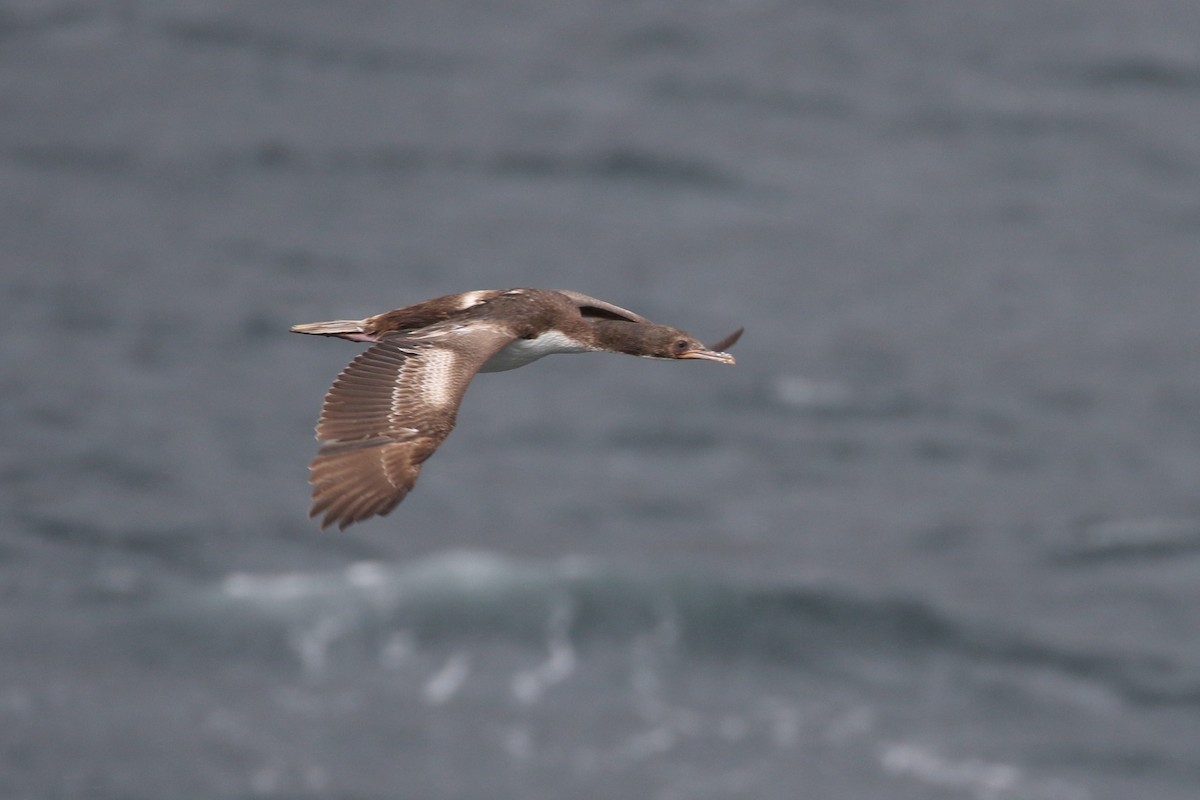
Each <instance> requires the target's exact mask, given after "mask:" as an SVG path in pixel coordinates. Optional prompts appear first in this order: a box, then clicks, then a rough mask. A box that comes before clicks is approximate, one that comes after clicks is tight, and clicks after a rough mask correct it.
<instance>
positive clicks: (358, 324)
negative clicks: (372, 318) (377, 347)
mask: <svg viewBox="0 0 1200 800" xmlns="http://www.w3.org/2000/svg"><path fill="white" fill-rule="evenodd" d="M366 322H367V321H366V320H364V319H335V320H330V321H329V322H305V323H303V324H300V325H293V326H292V333H309V334H312V335H314V336H337V337H340V338H342V339H349V340H350V341H352V342H374V341H376V340H377V337H375V336H373V335H372V334H369V333H367V332H366Z"/></svg>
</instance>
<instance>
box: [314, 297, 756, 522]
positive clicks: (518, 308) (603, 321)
mask: <svg viewBox="0 0 1200 800" xmlns="http://www.w3.org/2000/svg"><path fill="white" fill-rule="evenodd" d="M742 330H743V329H742V328H738V329H737V330H736V331H734V332H733V333H731V334H730V335H729V336H726V337H725V338H724V339H722V340H721V341H720V342H718V343H717V344H715V345H713V346H712V347H705V346H704V345H703V344H701V343H700V342H699V341H697V340H696V339H694V338H693V337H692V336H690V335H689V334H687V333H685V332H683V331H681V330H679V329H677V328H672V327H669V326H667V325H659V324H657V323H654V322H651V321H650V320H648V319H646V318H645V317H642V316H639V315H637V314H635V313H633V312H632V311H628V310H626V309H624V308H621V307H619V306H615V305H613V304H611V303H606V302H604V301H603V300H597V299H595V298H593V297H588V296H587V295H584V294H580V293H578V292H572V291H566V290H558V291H554V290H548V289H507V290H500V289H495V290H491V289H489V290H480V291H473V292H462V293H460V294H452V295H446V296H444V297H435V298H433V299H432V300H426V301H424V302H421V303H417V304H416V305H412V306H406V307H405V308H398V309H395V310H394V311H387V312H385V313H383V314H377V315H375V316H373V317H367V318H366V319H360V320H334V321H331V322H312V323H307V324H303V325H293V326H292V331H294V332H296V333H307V334H312V335H316V336H336V337H339V338H342V339H349V340H350V341H353V342H369V343H371V347H370V348H368V349H367V350H366V351H364V352H363V353H361V354H359V356H358V357H357V358H355V359H354V360H353V361H351V362H350V365H349V366H347V367H346V368H345V369H344V370H342V372H341V374H340V375H338V377H337V379H336V380H335V381H334V382H333V386H331V387H330V389H329V392H328V393H327V394H326V395H325V403H324V405H323V406H322V408H321V416H320V418H319V419H318V421H317V439H318V441H320V442H321V447H320V450H319V451H318V452H317V456H316V458H314V459H313V460H312V463H311V464H310V465H309V469H310V472H311V476H310V478H309V482H310V483H311V484H312V486H313V491H312V497H313V504H312V509H311V510H310V511H309V517H314V518H315V517H318V516H320V517H321V520H320V525H321V527H322V528H326V527H328V526H330V525H337V526H338V528H340V529H343V530H344V529H345V528H346V526H348V525H351V524H353V523H355V522H361V521H362V520H365V519H368V518H369V517H373V516H382V515H384V514H387V513H389V512H390V511H391V510H392V509H394V508H395V507H396V506H397V505H398V504H399V503H400V501H401V500H403V499H404V497H405V495H407V494H408V493H409V491H410V490H411V489H412V487H413V484H415V483H416V481H417V475H418V473H420V471H421V464H423V463H424V462H425V460H426V459H427V458H429V457H430V456H431V455H433V451H434V450H436V449H437V448H438V445H440V444H441V443H442V440H443V439H445V438H446V436H447V435H448V434H449V433H450V431H451V430H452V429H453V428H454V422H455V417H456V416H457V414H458V407H459V404H460V403H461V402H462V398H463V394H464V393H465V392H466V390H467V384H469V383H470V382H471V379H472V378H473V377H475V373H477V372H500V371H503V370H509V369H516V368H517V367H521V366H524V365H526V364H529V363H531V362H533V361H536V360H537V359H539V358H541V357H542V356H547V355H550V354H551V353H585V352H595V351H608V352H613V353H628V354H629V355H635V356H643V357H646V358H661V359H701V360H705V361H716V362H718V363H720V364H732V363H734V359H733V356H731V355H729V354H728V353H725V352H723V351H724V350H726V349H728V348H729V347H730V346H732V345H733V344H734V342H736V341H737V340H738V338H739V337H740V336H741V335H742Z"/></svg>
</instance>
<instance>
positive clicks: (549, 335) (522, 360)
mask: <svg viewBox="0 0 1200 800" xmlns="http://www.w3.org/2000/svg"><path fill="white" fill-rule="evenodd" d="M589 350H591V348H590V347H586V346H584V345H582V344H580V343H579V342H577V341H575V340H574V339H570V338H568V337H566V336H563V335H562V334H561V333H558V332H557V331H547V332H546V333H543V334H542V335H541V336H539V337H537V338H536V339H517V340H516V341H515V342H513V343H512V344H510V345H508V346H507V347H505V348H504V349H503V350H501V351H500V352H499V353H496V355H494V356H492V357H491V358H489V359H488V360H487V361H486V362H484V365H483V366H482V367H480V369H479V371H480V372H503V371H504V370H506V369H516V368H517V367H523V366H525V365H526V364H530V363H532V362H534V361H537V360H538V359H539V358H541V357H542V356H548V355H550V354H551V353H586V352H588V351H589Z"/></svg>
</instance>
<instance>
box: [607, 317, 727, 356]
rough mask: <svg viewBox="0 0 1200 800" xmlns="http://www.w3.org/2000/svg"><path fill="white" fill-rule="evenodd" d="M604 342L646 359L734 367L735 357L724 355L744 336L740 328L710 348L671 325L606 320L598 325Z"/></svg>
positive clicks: (621, 350)
mask: <svg viewBox="0 0 1200 800" xmlns="http://www.w3.org/2000/svg"><path fill="white" fill-rule="evenodd" d="M596 327H597V333H598V334H600V338H601V339H603V340H607V341H606V344H607V345H608V346H609V347H610V348H611V349H613V350H619V351H620V352H622V353H628V354H630V355H634V356H642V357H643V358H669V359H685V358H697V359H701V360H704V361H716V362H719V363H721V364H733V363H736V362H735V361H734V358H733V356H731V355H729V354H728V353H726V352H723V351H724V350H725V348H727V347H730V346H731V345H732V344H733V343H734V342H736V341H737V340H738V338H739V337H740V336H741V335H742V329H741V328H739V329H738V330H737V331H735V332H734V333H732V334H730V335H729V336H726V337H725V338H724V339H722V340H721V341H720V342H718V343H717V344H716V345H713V346H712V347H706V346H705V345H704V344H703V343H701V342H700V341H699V340H698V339H696V338H695V337H694V336H692V335H691V334H689V333H687V332H686V331H681V330H679V329H678V328H672V327H670V326H668V325H655V324H652V323H645V322H625V321H619V320H603V321H598V322H597V323H596Z"/></svg>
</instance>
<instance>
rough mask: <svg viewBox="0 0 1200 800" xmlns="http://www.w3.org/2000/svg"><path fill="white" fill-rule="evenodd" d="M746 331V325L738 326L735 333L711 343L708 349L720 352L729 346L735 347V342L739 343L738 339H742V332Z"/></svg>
mask: <svg viewBox="0 0 1200 800" xmlns="http://www.w3.org/2000/svg"><path fill="white" fill-rule="evenodd" d="M745 332H746V327H745V326H744V325H743V326H742V327H740V328H738V329H737V330H736V331H734V332H733V333H731V334H729V335H728V336H726V337H725V338H724V339H722V340H721V341H719V342H717V343H716V344H714V345H711V346H710V347H709V348H708V349H709V350H715V351H717V352H718V353H721V352H724V351H726V350H728V349H729V348H731V347H733V346H734V345H735V344H737V341H738V339H741V338H742V334H743V333H745Z"/></svg>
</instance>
